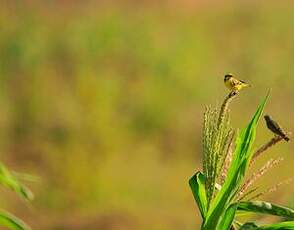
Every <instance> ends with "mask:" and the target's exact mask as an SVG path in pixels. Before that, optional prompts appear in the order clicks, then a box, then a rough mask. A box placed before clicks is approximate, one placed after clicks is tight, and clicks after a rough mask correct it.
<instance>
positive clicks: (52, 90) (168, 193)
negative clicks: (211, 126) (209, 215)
mask: <svg viewBox="0 0 294 230" xmlns="http://www.w3.org/2000/svg"><path fill="white" fill-rule="evenodd" d="M293 21H294V3H293V1H279V2H277V1H232V2H230V1H199V0H195V1H190V0H184V1H181V0H173V1H131V0H129V1H127V0H125V1H119V2H115V1H65V0H64V1H1V3H0V49H1V53H0V152H1V155H0V156H1V161H3V162H5V164H7V166H8V167H9V168H10V169H13V170H16V171H21V172H27V173H30V174H33V175H37V176H39V177H40V181H38V182H35V183H31V184H29V186H30V187H31V188H32V190H33V191H34V193H35V195H36V199H35V201H34V202H33V203H32V204H24V202H22V201H21V200H19V199H15V196H14V194H12V193H10V192H7V191H5V190H3V191H1V198H0V200H1V206H2V207H3V208H6V209H7V210H9V211H11V212H13V213H14V214H16V215H18V216H19V217H21V218H22V219H24V220H25V221H26V222H27V223H28V224H29V225H31V226H32V227H33V229H40V230H43V229H44V230H47V229H48V230H49V229H50V230H52V229H58V230H61V229H103V230H104V229H105V230H123V229H142V230H144V229H146V230H147V229H148V230H150V229H151V230H152V229H198V227H199V224H200V217H199V213H198V210H197V208H196V207H195V204H194V200H193V197H192V194H191V192H190V190H189V186H188V184H187V182H188V179H189V177H190V176H192V175H193V173H194V172H195V171H196V170H199V169H201V128H202V125H201V122H202V114H203V111H204V107H205V105H207V104H212V105H216V104H220V103H221V102H222V100H223V98H224V96H225V95H226V94H227V93H228V91H227V90H226V89H225V87H224V86H223V75H224V73H226V72H233V73H235V74H236V75H238V76H240V78H241V79H243V80H246V81H248V82H250V83H251V84H252V86H253V87H251V88H250V89H247V90H246V91H245V90H244V91H243V92H242V93H241V94H240V96H239V97H238V98H237V100H235V101H234V102H233V103H232V105H231V112H232V123H233V125H234V127H236V128H240V127H244V126H245V125H246V122H247V121H248V120H249V119H250V117H251V115H252V114H253V112H254V111H255V108H256V106H257V104H258V103H259V102H260V100H261V98H263V97H264V96H265V94H266V92H267V90H268V89H269V88H272V89H273V91H272V95H271V99H270V101H269V104H268V106H267V108H266V112H267V113H270V114H271V115H272V116H273V117H274V118H276V119H277V120H278V121H280V122H281V124H282V125H283V126H284V127H286V128H287V129H288V130H292V131H294V120H293V116H294V107H293V102H292V100H293V96H294V85H293V83H294V66H293V60H294V42H293V41H294V31H293ZM270 137H271V134H270V133H269V132H268V131H267V130H266V128H265V127H264V124H263V122H262V123H260V126H259V130H258V136H257V141H256V147H258V146H259V145H261V144H263V143H264V142H265V141H266V140H268V139H269V138H270ZM292 148H293V143H290V144H285V143H283V144H280V146H278V147H275V148H273V149H272V150H271V151H270V152H269V153H268V154H267V156H263V157H261V158H260V160H259V161H258V162H257V166H260V165H262V164H263V163H264V162H265V161H266V159H267V158H269V157H277V156H283V157H284V158H285V161H284V162H283V163H282V165H281V166H280V168H277V169H274V170H273V171H271V172H270V173H268V174H267V176H265V177H264V179H263V180H259V182H258V183H259V185H260V187H261V190H262V189H266V188H268V187H270V186H272V185H275V184H277V183H278V182H280V181H282V180H285V179H287V178H289V177H291V176H292V175H293V167H292V165H293V163H294V156H293V153H292ZM293 191H294V186H293V184H290V185H285V186H283V187H281V189H279V190H278V191H277V192H275V193H274V194H270V195H268V196H267V197H266V199H268V200H271V201H274V202H277V203H281V204H285V205H289V206H293V205H292V204H293V203H294V202H293V200H294V199H293ZM262 221H267V220H265V219H263V220H262Z"/></svg>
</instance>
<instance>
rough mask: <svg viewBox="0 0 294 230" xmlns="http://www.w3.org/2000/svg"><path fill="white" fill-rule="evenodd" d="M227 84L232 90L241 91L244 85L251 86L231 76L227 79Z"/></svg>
mask: <svg viewBox="0 0 294 230" xmlns="http://www.w3.org/2000/svg"><path fill="white" fill-rule="evenodd" d="M225 85H226V86H227V87H228V88H229V89H230V90H233V91H239V90H241V89H242V88H244V87H247V86H249V85H248V84H247V83H244V82H242V81H240V80H237V79H235V78H233V77H232V78H230V79H228V80H226V81H225Z"/></svg>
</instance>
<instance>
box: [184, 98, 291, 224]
mask: <svg viewBox="0 0 294 230" xmlns="http://www.w3.org/2000/svg"><path fill="white" fill-rule="evenodd" d="M237 95H238V94H236V93H230V94H229V95H228V96H227V97H226V98H225V100H224V102H223V104H222V106H221V108H220V109H219V111H218V109H216V108H212V107H207V108H206V111H205V113H204V122H203V137H202V138H203V171H202V172H197V173H196V174H195V175H194V176H193V177H192V178H191V179H190V180H189V184H190V187H191V190H192V193H193V196H194V198H195V201H196V203H197V206H198V208H199V211H200V214H201V217H202V225H201V229H202V230H227V229H240V230H245V229H248V230H261V229H271V230H273V229H294V221H291V220H294V210H292V209H290V208H287V207H283V206H279V205H275V204H272V203H270V202H265V201H259V200H258V198H260V197H261V196H262V195H264V194H266V193H267V192H273V191H275V190H276V189H277V188H278V186H280V185H281V183H280V184H278V185H276V186H274V187H273V188H271V189H268V190H267V192H259V193H258V189H257V188H252V189H249V188H250V187H252V185H253V183H254V182H255V181H256V180H257V179H258V178H259V177H261V176H262V175H263V174H264V173H265V172H267V171H268V170H269V169H270V168H271V167H273V166H275V165H277V164H278V163H279V162H280V161H281V160H282V159H281V158H279V159H276V160H273V159H271V160H269V161H268V162H267V163H266V164H265V165H264V166H263V167H262V168H261V169H259V170H258V171H257V172H255V173H254V174H253V175H252V176H251V177H250V178H249V179H247V180H245V179H246V178H245V176H246V174H247V173H248V172H249V169H250V166H251V165H252V164H253V163H254V161H255V159H256V158H257V157H258V156H259V155H261V154H262V153H263V152H265V151H266V150H267V149H269V148H270V147H272V146H273V145H275V144H277V143H278V142H280V141H281V140H282V139H283V138H282V137H279V136H275V137H273V138H272V139H271V140H270V141H268V142H267V143H266V144H264V145H263V146H261V147H260V148H259V149H258V150H257V151H256V152H254V151H252V149H253V144H254V140H255V136H256V130H257V124H258V121H259V120H260V117H261V115H262V112H263V110H264V107H265V104H266V102H267V100H268V97H269V94H268V95H267V96H266V98H265V99H264V100H263V101H262V102H261V104H260V105H259V107H258V108H257V111H256V112H255V114H254V115H253V117H252V119H251V121H250V122H249V123H248V125H247V126H246V127H245V128H243V129H241V130H240V131H239V132H237V134H236V132H235V131H234V130H233V128H232V127H231V125H230V112H229V108H228V107H229V104H230V102H231V101H232V100H233V99H234V98H235V97H236V96H237ZM288 182H289V181H286V182H285V183H288ZM241 212H242V213H244V212H245V213H259V214H268V215H275V216H279V217H282V218H286V219H287V220H289V221H287V222H281V223H277V224H271V225H265V226H258V224H257V223H253V222H249V223H240V222H238V221H237V219H236V215H237V214H238V213H241Z"/></svg>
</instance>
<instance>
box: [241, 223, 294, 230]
mask: <svg viewBox="0 0 294 230" xmlns="http://www.w3.org/2000/svg"><path fill="white" fill-rule="evenodd" d="M293 229H294V221H286V222H282V223H277V224H268V225H264V226H257V225H256V224H255V223H251V222H250V223H246V224H244V225H242V226H241V228H240V229H239V230H293Z"/></svg>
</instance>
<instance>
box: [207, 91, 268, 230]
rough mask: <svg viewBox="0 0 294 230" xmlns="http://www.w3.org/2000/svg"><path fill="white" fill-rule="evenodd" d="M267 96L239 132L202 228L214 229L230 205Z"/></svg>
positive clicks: (242, 173) (242, 176)
mask: <svg viewBox="0 0 294 230" xmlns="http://www.w3.org/2000/svg"><path fill="white" fill-rule="evenodd" d="M268 97H269V94H268V95H267V96H266V98H265V99H264V100H263V102H262V103H261V104H260V106H259V107H258V109H257V111H256V113H255V114H254V116H253V118H252V120H251V121H250V123H249V124H248V126H247V127H246V128H245V129H243V130H242V131H241V132H240V134H239V136H238V138H237V141H236V149H235V153H234V158H233V161H232V164H231V166H230V168H229V171H228V176H227V178H226V181H225V183H224V185H223V187H222V189H221V190H220V192H219V193H218V194H217V195H216V198H215V199H214V200H213V202H212V205H211V206H210V208H209V210H208V213H207V217H206V220H205V222H204V225H203V229H205V230H206V229H207V230H211V229H216V226H217V224H218V222H219V220H220V218H221V216H222V215H223V213H224V212H225V210H226V207H228V206H229V205H230V202H231V200H232V199H233V197H234V195H235V194H236V192H237V190H238V188H239V187H240V184H241V182H242V179H243V178H244V176H245V172H246V170H247V168H248V165H249V163H250V160H251V157H252V152H251V147H252V144H253V142H254V140H255V135H256V127H257V123H258V120H259V118H260V116H261V114H262V111H263V109H264V106H265V104H266V101H267V99H268Z"/></svg>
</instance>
